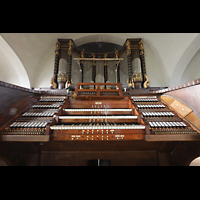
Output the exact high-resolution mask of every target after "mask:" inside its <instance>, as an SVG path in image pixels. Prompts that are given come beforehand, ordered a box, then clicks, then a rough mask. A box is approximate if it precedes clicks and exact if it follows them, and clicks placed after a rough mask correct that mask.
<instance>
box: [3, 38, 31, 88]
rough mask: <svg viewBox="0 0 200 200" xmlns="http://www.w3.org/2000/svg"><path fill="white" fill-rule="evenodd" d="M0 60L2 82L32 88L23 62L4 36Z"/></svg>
mask: <svg viewBox="0 0 200 200" xmlns="http://www.w3.org/2000/svg"><path fill="white" fill-rule="evenodd" d="M0 60H1V62H0V69H1V74H0V80H2V81H5V82H8V83H11V84H15V85H19V86H22V87H26V88H30V87H31V86H30V80H29V77H28V74H27V72H26V70H25V68H24V66H23V64H22V62H21V61H20V59H19V57H18V56H17V55H16V53H15V52H14V51H13V49H12V48H11V47H10V46H9V45H8V43H7V42H6V41H5V40H4V39H3V37H2V36H0Z"/></svg>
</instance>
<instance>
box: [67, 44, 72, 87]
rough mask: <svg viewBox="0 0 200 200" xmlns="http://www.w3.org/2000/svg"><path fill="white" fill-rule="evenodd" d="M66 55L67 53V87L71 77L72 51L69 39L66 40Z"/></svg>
mask: <svg viewBox="0 0 200 200" xmlns="http://www.w3.org/2000/svg"><path fill="white" fill-rule="evenodd" d="M68 46H69V47H68V55H67V75H68V81H67V84H68V88H69V87H71V84H72V78H71V68H72V51H73V42H72V40H70V41H69V42H68Z"/></svg>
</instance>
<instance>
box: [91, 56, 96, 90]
mask: <svg viewBox="0 0 200 200" xmlns="http://www.w3.org/2000/svg"><path fill="white" fill-rule="evenodd" d="M92 57H93V58H94V59H95V54H94V53H92ZM95 78H96V62H95V60H93V63H92V81H93V82H94V83H95ZM94 88H95V85H94Z"/></svg>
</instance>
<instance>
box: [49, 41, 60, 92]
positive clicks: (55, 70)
mask: <svg viewBox="0 0 200 200" xmlns="http://www.w3.org/2000/svg"><path fill="white" fill-rule="evenodd" d="M59 50H60V42H59V41H58V40H57V43H56V50H55V62H54V73H53V77H52V79H51V82H50V84H51V85H50V88H51V89H56V88H57V85H58V82H57V74H58V65H59V59H60V53H59Z"/></svg>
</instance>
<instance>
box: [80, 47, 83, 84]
mask: <svg viewBox="0 0 200 200" xmlns="http://www.w3.org/2000/svg"><path fill="white" fill-rule="evenodd" d="M81 58H84V49H83V51H81ZM83 66H84V61H83V60H81V62H80V67H81V72H82V75H81V83H83Z"/></svg>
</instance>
